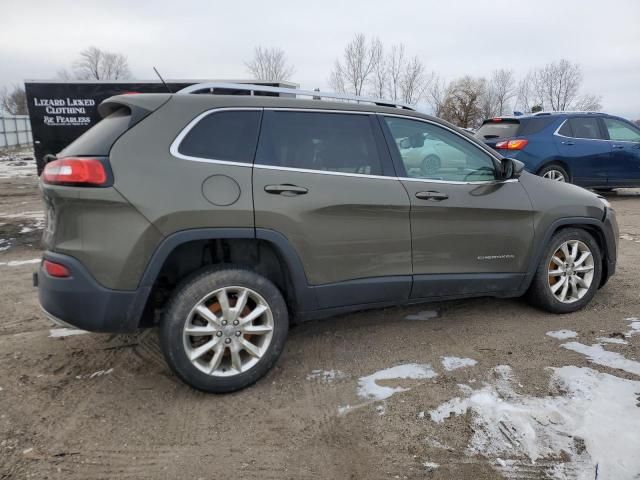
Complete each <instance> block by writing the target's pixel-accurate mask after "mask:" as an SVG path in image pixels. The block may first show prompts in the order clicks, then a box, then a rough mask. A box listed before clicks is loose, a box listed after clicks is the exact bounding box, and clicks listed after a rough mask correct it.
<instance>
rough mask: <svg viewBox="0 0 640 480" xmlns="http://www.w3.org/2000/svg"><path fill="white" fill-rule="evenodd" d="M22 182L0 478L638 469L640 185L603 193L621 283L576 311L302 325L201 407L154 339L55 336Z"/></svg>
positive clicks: (13, 202) (577, 473) (4, 240)
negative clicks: (264, 369) (244, 379)
mask: <svg viewBox="0 0 640 480" xmlns="http://www.w3.org/2000/svg"><path fill="white" fill-rule="evenodd" d="M5 163H6V160H5ZM22 167H24V165H22ZM20 172H21V173H20V174H19V175H13V176H12V175H5V176H4V177H6V178H0V288H1V291H2V296H1V297H0V302H1V303H0V479H3V480H4V479H10V478H11V479H13V478H20V479H22V478H28V477H31V478H38V479H40V478H64V479H87V478H92V479H93V478H105V479H107V478H153V479H158V478H193V479H198V478H202V479H219V478H224V479H227V478H260V479H270V478H274V479H275V478H278V479H281V478H291V479H299V478H336V479H337V478H340V479H342V478H354V479H359V478H369V479H377V478H381V479H382V478H385V479H386V478H401V479H405V478H406V479H417V478H433V479H451V478H455V479H489V478H502V477H505V478H560V479H563V478H595V477H596V469H597V471H598V475H597V478H602V479H606V478H615V479H624V478H630V479H631V478H640V459H639V458H638V451H640V440H639V438H640V437H639V436H638V435H639V433H638V432H640V408H639V407H640V321H638V320H637V319H634V317H639V316H640V191H639V190H626V191H621V192H618V193H615V192H614V193H612V194H610V195H608V198H609V200H610V201H611V203H612V204H613V206H614V208H615V209H616V210H617V212H618V219H619V223H620V230H621V240H620V255H619V263H618V265H619V266H618V273H617V275H616V276H614V277H613V278H612V280H611V281H610V282H609V284H608V285H607V286H606V287H605V288H603V289H602V290H601V291H600V292H599V293H598V294H597V295H596V297H595V300H594V301H593V302H592V303H591V304H590V305H589V307H588V308H587V309H585V310H584V311H581V312H578V313H575V314H570V315H565V316H554V315H551V314H547V313H544V312H540V311H537V310H535V309H533V308H531V307H529V306H528V305H527V304H525V303H524V302H522V301H520V300H496V299H489V298H487V299H477V300H465V301H452V302H444V303H437V304H428V305H422V306H416V307H411V308H391V309H386V310H379V311H372V312H364V313H358V314H352V315H346V316H341V317H337V318H334V319H330V320H325V321H321V322H314V323H308V324H304V325H301V326H299V327H296V328H294V329H293V330H292V331H291V332H290V336H289V340H288V344H287V347H286V349H285V351H284V354H283V355H282V357H281V359H280V361H279V363H278V364H277V366H276V368H274V369H273V370H272V371H271V372H270V373H269V374H268V375H267V376H266V378H264V379H263V380H262V381H260V382H259V383H258V384H257V385H255V386H254V387H252V388H249V389H246V390H244V391H241V392H238V393H235V394H231V395H224V396H212V395H205V394H202V393H199V392H195V391H193V390H191V389H189V388H188V387H186V386H185V385H183V384H182V383H181V382H179V381H178V380H177V379H176V378H175V377H174V376H173V375H172V374H171V373H170V372H169V370H168V368H167V367H166V366H165V364H164V361H163V359H162V356H161V354H160V352H159V349H158V346H157V341H156V336H155V332H154V331H152V330H150V331H144V332H142V333H140V334H135V335H127V336H109V335H102V334H76V335H69V334H70V333H79V332H69V331H59V330H52V329H54V327H52V326H51V325H50V324H49V323H48V322H47V321H46V319H45V318H44V317H43V315H42V314H41V313H40V310H39V308H38V304H37V296H36V291H35V289H34V288H33V287H32V285H31V272H32V271H33V270H34V269H35V267H36V263H34V262H37V259H38V258H39V256H40V249H39V236H40V234H41V228H42V207H41V205H40V200H39V192H38V188H37V183H36V177H35V176H34V175H27V173H28V171H27V170H24V169H23V170H21V171H20ZM25 172H27V173H25ZM31 260H33V262H32V263H23V262H29V261H31ZM562 330H566V331H562ZM548 333H550V334H548ZM635 334H637V335H635ZM612 342H616V343H612ZM550 367H552V368H550Z"/></svg>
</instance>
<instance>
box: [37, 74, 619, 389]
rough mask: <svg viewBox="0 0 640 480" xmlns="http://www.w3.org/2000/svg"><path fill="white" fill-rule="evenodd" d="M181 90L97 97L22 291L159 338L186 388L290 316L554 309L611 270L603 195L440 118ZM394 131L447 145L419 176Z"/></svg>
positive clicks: (578, 297) (612, 243)
mask: <svg viewBox="0 0 640 480" xmlns="http://www.w3.org/2000/svg"><path fill="white" fill-rule="evenodd" d="M202 88H203V89H205V90H206V91H208V90H210V89H211V88H212V87H211V85H204V86H202ZM256 88H257V87H256ZM198 91H199V90H198V86H194V87H189V88H188V89H186V91H182V92H181V93H178V94H173V95H171V94H139V95H120V96H115V97H112V98H110V99H108V100H106V101H104V102H103V103H102V104H101V105H100V107H99V110H100V113H101V114H102V115H103V116H104V120H102V121H101V122H100V123H98V124H97V125H96V126H95V127H93V128H92V129H91V130H89V131H88V132H87V133H85V134H84V135H83V136H82V137H80V138H79V139H78V140H76V141H75V142H74V143H72V144H71V145H69V146H68V147H67V148H65V149H64V150H63V151H62V152H60V153H59V154H58V156H57V160H55V161H53V162H51V163H48V164H47V166H46V167H45V170H44V172H43V175H42V179H41V186H42V191H43V194H44V201H45V206H46V211H47V219H48V221H47V226H46V229H45V233H44V236H43V243H44V245H45V252H44V254H43V261H42V263H41V265H40V267H39V270H38V272H37V274H36V276H35V279H34V281H35V283H36V284H37V285H38V287H39V299H40V303H41V306H42V308H43V310H44V311H45V312H46V313H47V315H48V316H49V317H50V318H51V319H52V320H54V321H55V322H57V323H59V324H62V325H72V326H74V327H77V328H81V329H85V330H91V331H98V332H129V331H133V330H136V329H138V328H141V327H151V326H159V328H160V342H161V347H162V350H163V352H164V355H165V358H166V360H167V362H168V364H169V365H170V367H171V368H172V369H173V371H174V372H175V373H176V374H177V375H178V376H179V377H180V378H181V379H182V380H183V381H185V382H186V383H188V384H189V385H191V386H193V387H195V388H197V389H201V390H204V391H208V392H229V391H233V390H237V389H240V388H243V387H245V386H247V385H249V384H251V383H253V382H255V381H256V380H258V379H259V378H260V377H262V376H263V375H264V374H265V373H266V372H267V371H268V370H269V369H270V368H271V367H272V366H273V364H274V363H275V361H276V359H277V358H278V356H279V355H280V353H281V352H282V349H283V346H284V343H285V339H286V337H287V332H288V329H289V324H290V322H299V321H302V320H308V319H314V318H321V317H327V316H331V315H336V314H339V313H345V312H350V311H355V310H361V309H366V308H378V307H384V306H392V305H402V304H409V303H419V302H425V301H430V300H442V299H452V298H467V297H477V296H494V297H517V296H521V295H525V294H526V295H527V297H528V298H529V300H530V301H531V302H532V304H534V305H536V306H538V307H540V308H543V309H546V310H548V311H551V312H555V313H566V312H573V311H576V310H578V309H580V308H582V307H584V306H585V305H586V304H587V303H588V302H589V301H590V300H591V299H592V298H593V296H594V294H595V293H596V291H597V289H598V288H599V287H601V286H602V285H603V284H604V283H605V282H606V281H607V279H608V278H609V277H610V276H611V275H612V274H613V273H614V271H615V266H616V252H617V241H618V229H617V225H616V220H615V213H614V211H613V210H612V209H611V208H610V206H609V205H608V203H607V202H606V200H604V199H603V198H601V197H598V196H596V195H595V194H593V193H591V192H588V191H586V190H584V189H582V188H578V187H574V186H571V185H561V184H559V183H557V182H549V181H547V180H544V179H542V178H539V177H537V176H535V175H531V174H528V173H526V172H524V173H523V172H522V168H523V165H522V163H521V162H519V161H518V160H512V159H508V158H502V157H501V156H500V155H498V154H497V153H496V152H495V151H494V150H492V149H490V148H489V147H487V146H486V145H485V144H484V143H482V142H480V141H478V140H476V139H474V138H473V137H471V136H469V135H468V134H466V133H463V132H461V131H460V130H459V129H457V128H456V127H453V126H452V125H450V124H448V123H446V122H444V121H442V120H439V119H437V118H433V117H430V116H427V115H423V114H420V113H418V112H415V111H412V110H410V109H409V107H408V106H405V105H398V106H389V105H390V104H391V105H393V102H388V101H380V102H379V103H380V104H384V105H387V106H381V105H379V104H378V102H377V101H376V100H373V101H372V100H370V99H359V98H358V97H356V99H357V100H358V101H359V103H353V102H352V103H347V102H344V101H342V102H331V101H326V100H302V99H299V98H278V97H266V96H222V95H206V94H198V95H196V94H191V93H190V92H198ZM289 92H290V93H294V94H295V95H301V94H305V95H309V96H312V97H316V98H318V97H320V98H325V97H328V98H333V97H335V98H339V99H342V100H344V97H343V96H341V95H339V94H333V95H332V94H321V93H319V92H306V93H305V92H300V91H297V90H296V91H293V92H291V91H289ZM365 102H369V103H365ZM406 138H429V141H433V142H440V143H442V144H443V145H442V147H441V149H440V147H438V148H439V150H438V151H440V152H452V153H451V154H449V153H447V154H446V155H445V154H443V155H442V158H441V165H440V167H439V171H438V172H437V175H438V176H437V178H433V176H432V172H427V173H426V174H425V173H424V172H422V171H421V169H419V168H418V169H416V168H412V167H411V165H412V162H413V160H412V159H411V158H412V154H413V152H410V150H411V149H405V148H398V143H402V142H403V139H406ZM416 148H420V147H416ZM409 152H410V153H409ZM460 158H465V159H466V163H465V166H464V167H463V168H459V159H460Z"/></svg>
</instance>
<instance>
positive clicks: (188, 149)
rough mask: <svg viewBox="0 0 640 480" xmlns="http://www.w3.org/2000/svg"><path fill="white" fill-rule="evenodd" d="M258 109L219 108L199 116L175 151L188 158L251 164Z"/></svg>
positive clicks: (256, 137)
mask: <svg viewBox="0 0 640 480" xmlns="http://www.w3.org/2000/svg"><path fill="white" fill-rule="evenodd" d="M260 114H261V112H259V111H248V110H247V111H240V110H239V111H233V110H230V111H221V112H213V113H211V114H209V115H207V116H206V117H204V118H202V119H201V120H200V121H199V122H198V123H197V124H196V125H195V126H194V127H193V128H192V129H191V130H189V133H187V135H186V136H185V137H184V139H183V140H182V142H180V146H179V147H178V153H180V154H181V155H186V156H188V157H196V158H205V159H210V160H225V161H230V162H240V163H252V162H253V155H254V153H255V151H256V142H257V141H258V131H259V128H260Z"/></svg>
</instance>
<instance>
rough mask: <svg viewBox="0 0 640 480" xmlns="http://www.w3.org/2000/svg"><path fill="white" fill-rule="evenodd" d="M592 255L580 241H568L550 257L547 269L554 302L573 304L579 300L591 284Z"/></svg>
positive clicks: (592, 270)
mask: <svg viewBox="0 0 640 480" xmlns="http://www.w3.org/2000/svg"><path fill="white" fill-rule="evenodd" d="M593 272H594V264H593V255H592V253H591V250H590V249H589V247H588V246H587V245H586V244H585V243H584V242H581V241H580V240H569V241H566V242H564V243H563V244H562V245H560V246H559V247H558V248H557V249H556V251H555V252H554V253H553V255H552V256H551V259H550V261H549V267H548V279H549V288H550V289H551V293H552V294H553V296H554V297H555V298H556V300H558V301H560V302H562V303H573V302H576V301H578V300H580V299H581V298H582V297H583V296H584V295H585V294H586V293H587V292H588V291H589V288H590V287H591V284H592V282H593Z"/></svg>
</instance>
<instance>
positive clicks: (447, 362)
mask: <svg viewBox="0 0 640 480" xmlns="http://www.w3.org/2000/svg"><path fill="white" fill-rule="evenodd" d="M441 362H442V366H443V367H444V369H445V370H446V371H448V372H450V371H452V370H457V369H459V368H464V367H473V366H474V365H476V364H477V363H478V362H477V361H476V360H474V359H473V358H460V357H442V358H441Z"/></svg>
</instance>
